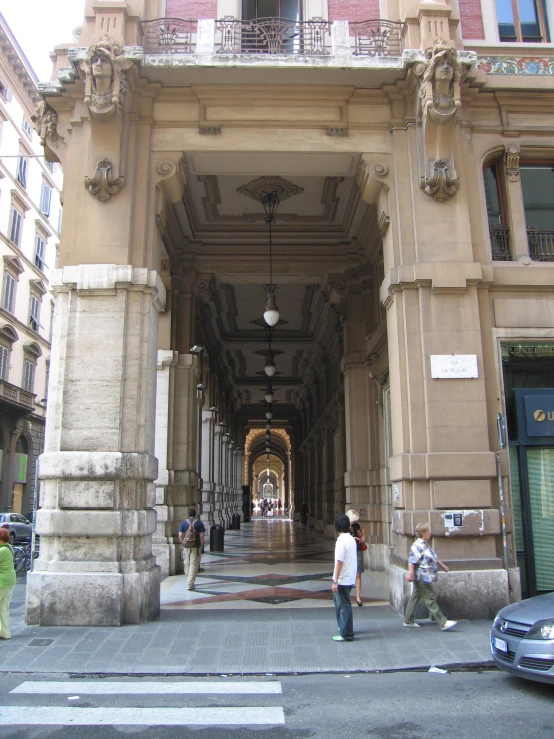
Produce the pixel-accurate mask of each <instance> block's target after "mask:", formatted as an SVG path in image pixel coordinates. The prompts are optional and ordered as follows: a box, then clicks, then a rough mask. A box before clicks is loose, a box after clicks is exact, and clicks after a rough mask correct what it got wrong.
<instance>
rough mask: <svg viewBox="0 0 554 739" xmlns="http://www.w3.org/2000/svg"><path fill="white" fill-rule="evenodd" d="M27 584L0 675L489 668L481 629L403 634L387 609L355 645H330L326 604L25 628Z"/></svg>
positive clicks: (17, 597) (465, 624)
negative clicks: (132, 623) (143, 621)
mask: <svg viewBox="0 0 554 739" xmlns="http://www.w3.org/2000/svg"><path fill="white" fill-rule="evenodd" d="M24 606H25V579H24V578H23V579H20V580H18V584H17V585H16V588H15V591H14V597H13V600H12V606H11V630H12V638H11V639H10V640H9V641H2V642H0V672H2V673H7V672H48V673H50V674H59V673H73V674H79V675H83V674H84V675H93V674H106V675H122V674H125V675H164V674H167V675H179V674H181V675H182V674H188V675H207V674H217V675H220V674H234V675H237V674H260V673H261V674H266V673H276V674H281V673H322V672H349V673H350V672H359V671H387V670H403V669H404V670H405V669H410V668H412V669H413V668H418V667H422V668H428V667H430V666H432V665H435V666H445V665H473V664H492V662H491V659H490V649H489V640H488V629H489V628H490V624H489V622H488V621H460V622H459V625H458V626H457V627H456V628H455V629H453V630H452V631H449V632H441V631H439V629H438V626H437V625H436V624H434V623H427V622H422V627H421V628H420V629H405V628H403V626H402V620H401V617H400V615H399V614H398V613H396V612H395V611H394V610H393V609H392V608H390V607H389V606H379V605H375V606H370V607H364V608H356V607H355V608H354V628H355V632H356V640H355V641H354V642H353V643H336V642H333V640H332V636H333V635H334V634H336V633H337V630H336V622H335V614H334V609H333V606H332V604H331V603H329V605H328V606H327V607H318V608H297V609H294V608H282V607H281V608H279V609H276V610H267V609H257V608H252V609H248V610H240V609H238V610H233V611H231V610H215V609H214V610H209V611H206V610H198V611H196V612H195V611H194V610H193V609H192V608H188V609H186V610H162V612H161V615H160V619H159V620H158V621H155V622H151V623H147V624H142V625H137V626H121V627H104V628H102V627H93V628H89V627H38V626H26V625H25V623H24Z"/></svg>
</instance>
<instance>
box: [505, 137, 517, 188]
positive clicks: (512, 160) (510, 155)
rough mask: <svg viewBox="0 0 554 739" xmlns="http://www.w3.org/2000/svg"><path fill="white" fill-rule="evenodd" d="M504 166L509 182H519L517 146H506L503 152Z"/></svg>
mask: <svg viewBox="0 0 554 739" xmlns="http://www.w3.org/2000/svg"><path fill="white" fill-rule="evenodd" d="M504 164H505V166H506V174H507V175H508V180H509V181H510V182H519V146H514V144H512V145H511V146H506V148H505V150H504Z"/></svg>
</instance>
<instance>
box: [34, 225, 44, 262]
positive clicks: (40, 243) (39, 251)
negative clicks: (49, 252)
mask: <svg viewBox="0 0 554 739" xmlns="http://www.w3.org/2000/svg"><path fill="white" fill-rule="evenodd" d="M45 250H46V243H45V241H44V239H43V238H42V236H41V235H40V234H38V233H37V235H36V238H35V265H36V266H37V267H38V268H39V269H41V270H44V268H45V266H46V265H45V263H44V252H45Z"/></svg>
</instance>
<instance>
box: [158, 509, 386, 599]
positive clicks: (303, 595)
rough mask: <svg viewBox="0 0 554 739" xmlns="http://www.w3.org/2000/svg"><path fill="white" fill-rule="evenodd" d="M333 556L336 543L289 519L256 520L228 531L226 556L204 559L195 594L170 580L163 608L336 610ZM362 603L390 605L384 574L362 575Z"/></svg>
mask: <svg viewBox="0 0 554 739" xmlns="http://www.w3.org/2000/svg"><path fill="white" fill-rule="evenodd" d="M333 552H334V542H333V541H330V540H328V539H324V538H323V537H321V536H320V535H318V534H315V533H313V532H308V533H306V532H304V531H302V530H301V528H300V527H299V525H298V524H294V523H293V522H292V521H290V520H289V519H286V518H284V517H275V518H269V519H268V518H260V517H255V518H253V520H252V522H251V523H249V524H243V525H242V528H241V530H240V531H226V532H225V551H224V552H217V553H215V552H214V553H213V554H211V553H209V552H207V553H205V554H203V555H202V563H201V571H200V572H199V574H198V577H197V578H196V589H195V590H192V591H189V590H187V582H186V578H185V576H184V575H177V576H173V577H168V578H166V579H165V580H164V581H163V582H162V586H161V603H162V609H190V608H194V609H195V610H196V609H218V610H219V609H249V608H250V609H253V608H256V609H260V608H321V607H325V608H332V607H333V593H332V592H331V581H332V574H333ZM352 599H353V600H355V593H354V591H353V593H352ZM362 601H363V603H364V605H366V606H371V605H388V602H389V601H388V585H387V578H386V574H385V573H381V572H366V573H365V574H364V575H363V577H362Z"/></svg>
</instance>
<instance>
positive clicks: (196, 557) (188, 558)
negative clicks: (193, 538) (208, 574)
mask: <svg viewBox="0 0 554 739" xmlns="http://www.w3.org/2000/svg"><path fill="white" fill-rule="evenodd" d="M183 549H184V552H185V554H184V563H185V575H186V576H187V588H189V590H190V589H191V588H193V587H194V581H195V580H196V575H198V568H199V567H200V557H201V556H202V555H201V553H200V549H198V548H197V547H183Z"/></svg>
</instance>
